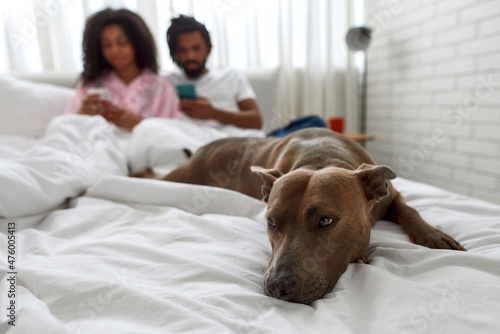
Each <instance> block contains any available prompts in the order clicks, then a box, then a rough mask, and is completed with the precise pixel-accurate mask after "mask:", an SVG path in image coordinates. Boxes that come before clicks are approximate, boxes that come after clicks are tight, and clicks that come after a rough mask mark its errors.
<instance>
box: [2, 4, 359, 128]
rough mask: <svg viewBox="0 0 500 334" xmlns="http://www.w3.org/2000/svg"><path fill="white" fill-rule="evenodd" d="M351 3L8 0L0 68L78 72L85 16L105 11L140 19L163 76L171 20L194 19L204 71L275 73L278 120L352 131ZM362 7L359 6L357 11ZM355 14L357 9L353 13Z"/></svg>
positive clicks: (168, 65)
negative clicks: (340, 125) (199, 28)
mask: <svg viewBox="0 0 500 334" xmlns="http://www.w3.org/2000/svg"><path fill="white" fill-rule="evenodd" d="M355 3H356V1H354V0H17V1H16V0H14V1H8V2H6V1H1V4H0V10H1V11H2V15H1V16H0V36H1V39H0V71H1V72H45V71H62V72H65V71H73V72H74V71H81V69H82V61H81V42H82V34H83V28H84V24H85V19H86V17H88V16H89V15H91V14H92V13H94V12H96V11H98V10H101V9H103V8H106V7H112V8H121V7H124V8H128V9H130V10H133V11H135V12H137V13H138V14H140V15H141V16H142V17H143V18H144V20H145V21H146V22H147V24H148V26H149V27H150V29H151V31H152V33H153V36H154V37H155V39H156V42H157V46H158V51H159V58H160V63H161V69H162V71H169V70H172V69H173V68H175V65H174V64H173V63H172V61H171V59H170V56H169V52H168V46H167V44H166V38H165V34H166V30H167V28H168V26H169V25H170V19H171V18H172V17H175V16H177V15H179V14H186V15H191V16H194V17H195V18H196V19H197V20H199V21H201V22H203V23H205V25H206V26H207V28H208V29H209V31H210V34H211V38H212V43H213V45H214V48H213V50H212V54H211V57H210V59H209V63H208V64H209V66H216V65H229V66H233V67H238V68H248V67H265V68H279V71H280V72H279V73H280V75H281V81H280V87H279V102H280V103H279V108H278V109H277V110H275V114H276V115H277V117H278V118H279V121H278V123H281V124H283V123H285V122H287V121H289V120H290V119H292V118H295V117H298V116H302V115H308V114H316V115H319V116H321V117H323V118H324V119H327V118H329V117H334V116H344V117H346V119H347V122H346V127H347V130H350V131H355V130H357V116H356V115H357V109H358V108H357V105H356V100H357V99H356V89H355V87H356V85H355V79H354V78H355V70H354V63H353V61H352V57H351V55H350V54H349V52H348V51H347V48H346V45H345V39H344V37H345V34H346V32H347V29H348V28H349V27H350V26H352V25H353V24H354V23H356V22H354V14H355V13H356V11H357V10H358V8H357V6H356V5H354V4H355ZM360 9H361V10H362V8H360ZM357 14H359V10H358V12H357Z"/></svg>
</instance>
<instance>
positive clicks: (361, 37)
mask: <svg viewBox="0 0 500 334" xmlns="http://www.w3.org/2000/svg"><path fill="white" fill-rule="evenodd" d="M371 33H372V30H371V29H370V28H367V27H356V28H351V29H349V31H348V32H347V35H346V37H345V40H346V43H347V46H348V47H349V49H350V50H352V51H361V52H363V53H364V63H365V65H364V67H363V72H362V79H361V133H362V134H366V73H367V70H368V56H367V53H366V49H367V48H368V44H370V40H371ZM363 144H364V143H363ZM363 146H364V145H363Z"/></svg>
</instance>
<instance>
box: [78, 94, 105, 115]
mask: <svg viewBox="0 0 500 334" xmlns="http://www.w3.org/2000/svg"><path fill="white" fill-rule="evenodd" d="M103 111H104V105H103V101H102V100H101V95H99V94H92V95H87V96H85V98H84V99H83V100H82V105H81V106H80V109H79V110H78V113H79V114H84V115H101V114H102V112H103Z"/></svg>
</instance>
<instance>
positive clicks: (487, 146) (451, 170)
mask: <svg viewBox="0 0 500 334" xmlns="http://www.w3.org/2000/svg"><path fill="white" fill-rule="evenodd" d="M365 7H366V21H367V25H368V26H370V27H372V28H374V30H375V31H374V34H373V39H372V43H371V45H370V47H369V49H368V55H369V57H368V111H367V112H368V124H367V126H368V132H369V133H370V134H373V135H375V137H376V139H375V141H372V142H369V143H368V145H367V146H368V150H369V151H370V153H371V154H372V156H373V157H374V158H375V160H376V161H377V163H380V164H388V165H390V166H391V167H392V168H393V169H394V170H395V171H396V172H397V173H398V174H399V175H401V176H403V177H406V178H409V179H414V180H417V181H422V182H426V183H429V184H433V185H436V186H439V187H442V188H445V189H448V190H450V191H454V192H458V193H461V194H465V195H469V196H475V197H478V198H482V199H485V200H488V201H491V202H494V203H498V204H500V0H366V1H365Z"/></svg>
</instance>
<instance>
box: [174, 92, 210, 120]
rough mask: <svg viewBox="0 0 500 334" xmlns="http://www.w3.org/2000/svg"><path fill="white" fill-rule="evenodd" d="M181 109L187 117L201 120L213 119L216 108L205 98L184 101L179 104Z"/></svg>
mask: <svg viewBox="0 0 500 334" xmlns="http://www.w3.org/2000/svg"><path fill="white" fill-rule="evenodd" d="M179 109H180V110H182V111H183V112H185V113H186V115H188V116H190V117H193V118H199V119H212V118H214V114H215V108H214V107H212V104H210V101H208V100H207V99H206V98H204V97H198V98H197V99H182V101H181V102H180V103H179Z"/></svg>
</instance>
